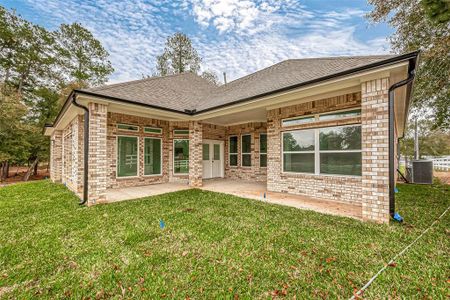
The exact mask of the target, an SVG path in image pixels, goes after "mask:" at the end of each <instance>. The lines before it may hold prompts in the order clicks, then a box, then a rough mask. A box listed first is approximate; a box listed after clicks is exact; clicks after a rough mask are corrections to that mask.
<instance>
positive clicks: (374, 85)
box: [361, 78, 390, 223]
mask: <svg viewBox="0 0 450 300" xmlns="http://www.w3.org/2000/svg"><path fill="white" fill-rule="evenodd" d="M388 89H389V78H378V79H374V80H369V81H365V82H362V83H361V115H362V118H361V135H362V136H361V139H362V199H361V200H362V216H363V219H365V220H370V221H375V222H379V223H388V222H389V219H390V218H389V115H388V112H389V109H388V103H389V97H388Z"/></svg>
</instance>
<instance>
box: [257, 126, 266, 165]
mask: <svg viewBox="0 0 450 300" xmlns="http://www.w3.org/2000/svg"><path fill="white" fill-rule="evenodd" d="M262 135H265V136H266V152H264V153H263V152H261V136H262ZM267 144H268V140H267V133H266V132H263V133H260V134H259V167H260V168H267V163H268V161H267ZM262 155H265V156H266V166H265V167H262V166H261V156H262Z"/></svg>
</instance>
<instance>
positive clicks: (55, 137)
mask: <svg viewBox="0 0 450 300" xmlns="http://www.w3.org/2000/svg"><path fill="white" fill-rule="evenodd" d="M61 176H62V131H61V130H55V131H54V132H53V134H52V136H51V138H50V179H51V180H52V181H53V182H61Z"/></svg>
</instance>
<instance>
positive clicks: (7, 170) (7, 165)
mask: <svg viewBox="0 0 450 300" xmlns="http://www.w3.org/2000/svg"><path fill="white" fill-rule="evenodd" d="M5 175H6V177H5V178H8V177H9V162H8V161H7V162H6V174H5Z"/></svg>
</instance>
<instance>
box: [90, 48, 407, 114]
mask: <svg viewBox="0 0 450 300" xmlns="http://www.w3.org/2000/svg"><path fill="white" fill-rule="evenodd" d="M397 56H398V55H397ZM395 57H396V55H375V56H352V57H326V58H308V59H290V60H286V61H282V62H280V63H278V64H275V65H273V66H270V67H268V68H265V69H262V70H260V71H257V72H255V73H252V74H250V75H247V76H244V77H242V78H239V79H236V80H234V81H232V82H229V83H227V84H225V85H222V86H218V87H217V86H215V85H213V84H211V83H209V82H208V81H206V80H205V79H203V78H201V77H200V76H197V75H195V74H192V73H183V74H178V75H171V76H165V77H152V78H148V79H142V80H136V81H130V82H124V83H119V84H112V85H106V86H102V87H98V88H92V89H87V90H84V91H87V92H90V93H95V94H98V95H103V96H107V97H114V98H119V99H123V100H127V101H130V102H136V103H140V104H146V105H151V106H157V107H163V108H168V109H171V110H176V111H180V112H184V111H185V110H196V111H197V112H198V111H202V110H208V109H211V108H214V107H217V106H223V105H227V104H230V103H233V102H237V101H239V100H242V99H246V98H250V97H255V96H258V95H261V94H265V93H269V92H272V91H276V90H279V89H283V88H289V87H290V86H294V85H299V84H303V83H308V82H310V81H314V80H318V79H321V78H325V77H328V76H332V75H334V74H339V73H341V72H345V71H349V70H352V69H355V68H360V67H364V66H367V65H371V64H373V63H378V62H382V61H384V60H387V59H390V58H395ZM398 57H400V56H398ZM82 91H83V90H82Z"/></svg>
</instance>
